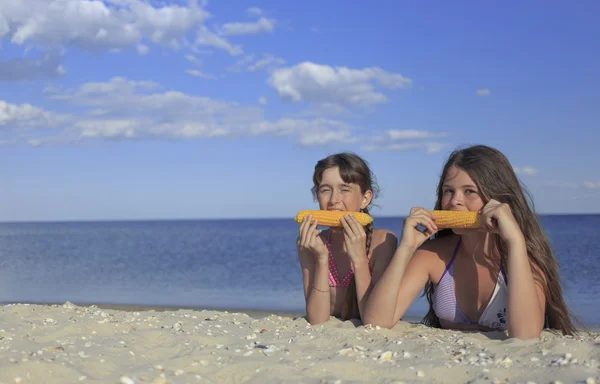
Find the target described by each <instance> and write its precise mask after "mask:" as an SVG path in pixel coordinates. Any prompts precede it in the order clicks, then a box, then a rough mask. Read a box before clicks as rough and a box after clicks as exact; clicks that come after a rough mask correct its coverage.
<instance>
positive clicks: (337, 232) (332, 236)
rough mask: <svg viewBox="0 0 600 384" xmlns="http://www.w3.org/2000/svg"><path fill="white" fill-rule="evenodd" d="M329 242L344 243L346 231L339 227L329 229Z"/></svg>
mask: <svg viewBox="0 0 600 384" xmlns="http://www.w3.org/2000/svg"><path fill="white" fill-rule="evenodd" d="M329 242H330V243H331V244H334V243H335V244H343V243H344V231H343V230H341V229H339V228H330V229H329Z"/></svg>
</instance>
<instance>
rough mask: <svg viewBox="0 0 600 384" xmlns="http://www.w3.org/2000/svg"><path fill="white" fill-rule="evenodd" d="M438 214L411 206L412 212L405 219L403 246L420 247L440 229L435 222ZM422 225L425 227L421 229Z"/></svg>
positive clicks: (401, 242) (401, 241)
mask: <svg viewBox="0 0 600 384" xmlns="http://www.w3.org/2000/svg"><path fill="white" fill-rule="evenodd" d="M435 219H436V216H435V215H433V214H432V213H430V212H429V211H427V210H426V209H425V208H422V207H415V208H411V210H410V214H409V215H408V217H406V218H405V219H404V225H403V227H402V238H401V240H400V244H401V246H406V247H409V248H412V249H416V248H419V247H420V246H421V244H423V243H424V242H425V240H427V239H428V238H429V237H431V236H433V235H434V234H435V233H437V231H438V227H437V226H436V224H435ZM419 226H421V227H423V228H424V229H423V230H420V229H419V228H418V227H419Z"/></svg>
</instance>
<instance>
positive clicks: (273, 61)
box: [248, 53, 285, 72]
mask: <svg viewBox="0 0 600 384" xmlns="http://www.w3.org/2000/svg"><path fill="white" fill-rule="evenodd" d="M283 64H285V59H282V58H281V57H275V56H273V55H271V54H270V53H265V54H264V55H263V58H262V59H259V60H256V61H255V62H254V63H253V64H251V65H250V66H248V71H250V72H256V71H259V70H261V69H265V68H272V67H275V66H278V65H283Z"/></svg>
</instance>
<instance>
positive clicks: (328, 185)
mask: <svg viewBox="0 0 600 384" xmlns="http://www.w3.org/2000/svg"><path fill="white" fill-rule="evenodd" d="M371 198H372V192H371V191H366V192H365V193H364V194H363V193H362V192H361V190H360V186H359V185H358V184H354V183H350V184H348V183H346V182H344V180H343V179H342V177H341V176H340V172H339V168H338V167H333V168H329V169H326V170H325V171H324V172H323V176H322V177H321V184H319V186H318V188H317V199H318V201H319V208H320V209H321V210H329V211H353V212H358V211H360V210H361V209H364V208H366V207H367V206H368V205H369V203H370V202H371Z"/></svg>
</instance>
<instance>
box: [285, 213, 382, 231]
mask: <svg viewBox="0 0 600 384" xmlns="http://www.w3.org/2000/svg"><path fill="white" fill-rule="evenodd" d="M347 214H351V215H353V216H354V217H356V220H358V222H359V223H360V224H361V225H362V226H365V225H367V224H369V223H371V222H373V218H372V217H371V216H369V215H367V214H366V213H363V212H351V211H325V210H303V211H300V212H298V214H297V215H296V217H294V220H295V221H296V222H297V223H301V222H302V220H303V219H304V217H305V216H308V215H312V220H311V224H312V223H314V221H315V219H317V220H318V221H319V223H318V225H322V226H324V227H341V226H342V222H341V221H340V220H341V218H342V217H343V216H344V215H347Z"/></svg>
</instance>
